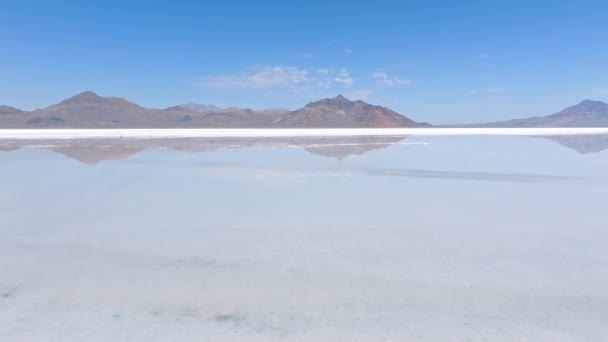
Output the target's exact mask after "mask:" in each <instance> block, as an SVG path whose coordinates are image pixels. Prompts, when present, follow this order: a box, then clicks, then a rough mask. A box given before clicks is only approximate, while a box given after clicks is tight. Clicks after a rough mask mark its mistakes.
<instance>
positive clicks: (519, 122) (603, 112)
mask: <svg viewBox="0 0 608 342" xmlns="http://www.w3.org/2000/svg"><path fill="white" fill-rule="evenodd" d="M482 126H486V127H608V103H604V102H601V101H593V100H584V101H582V102H581V103H579V104H577V105H574V106H570V107H568V108H566V109H564V110H562V111H560V112H558V113H555V114H552V115H547V116H537V117H531V118H526V119H513V120H508V121H500V122H494V123H489V124H483V125H482Z"/></svg>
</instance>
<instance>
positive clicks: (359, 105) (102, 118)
mask: <svg viewBox="0 0 608 342" xmlns="http://www.w3.org/2000/svg"><path fill="white" fill-rule="evenodd" d="M417 125H418V124H417V123H416V122H414V121H412V120H410V119H409V118H406V117H404V116H402V115H400V114H398V113H396V112H394V111H392V110H390V109H388V108H384V107H380V106H373V105H369V104H367V103H365V102H363V101H350V100H348V99H346V98H345V97H343V96H341V95H340V96H337V97H335V98H331V99H324V100H321V101H317V102H313V103H310V104H308V105H307V106H306V107H304V108H302V109H299V110H296V111H293V112H290V111H288V110H286V109H266V110H258V111H256V110H252V109H243V108H219V107H217V106H214V105H201V104H195V103H189V104H183V105H178V106H173V107H169V108H165V109H152V108H145V107H142V106H139V105H137V104H135V103H133V102H129V101H127V100H125V99H121V98H116V97H102V96H99V95H97V94H95V93H93V92H91V91H87V92H84V93H81V94H78V95H76V96H73V97H71V98H69V99H67V100H64V101H61V102H60V103H58V104H55V105H52V106H50V107H47V108H43V109H37V110H34V111H32V112H25V111H20V110H18V109H16V108H12V107H5V106H3V107H0V128H272V127H293V128H296V127H301V128H308V127H328V128H329V127H344V128H347V127H412V126H417Z"/></svg>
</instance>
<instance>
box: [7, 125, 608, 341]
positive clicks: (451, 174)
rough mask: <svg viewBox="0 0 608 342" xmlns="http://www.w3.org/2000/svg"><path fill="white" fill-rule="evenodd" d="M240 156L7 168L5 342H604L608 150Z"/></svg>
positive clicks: (490, 146) (456, 148) (418, 144)
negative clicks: (174, 341)
mask: <svg viewBox="0 0 608 342" xmlns="http://www.w3.org/2000/svg"><path fill="white" fill-rule="evenodd" d="M320 143H324V141H321V142H320ZM351 143H352V142H351ZM363 144H364V145H365V142H364V143H363ZM267 145H268V144H267ZM279 145H281V144H279ZM286 145H289V144H286ZM312 145H313V143H311V142H307V147H309V148H311V146H312ZM334 145H335V144H334ZM577 146H578V145H577ZM232 147H233V149H216V150H209V148H205V147H200V146H198V147H197V148H196V151H189V152H183V151H176V150H172V149H167V148H150V149H145V150H143V151H141V152H139V153H134V154H132V155H130V156H128V157H126V158H124V159H119V160H103V161H101V160H99V158H98V156H97V154H98V153H99V151H98V150H91V152H90V153H88V155H87V150H86V149H84V152H83V149H78V153H77V154H78V156H79V158H80V159H83V157H82V156H83V155H85V156H87V158H88V159H86V160H87V161H88V162H89V164H86V163H83V162H81V161H78V160H76V159H72V158H68V157H67V156H65V155H63V154H60V153H57V152H54V151H51V150H48V149H44V148H34V147H24V148H20V149H18V150H14V151H10V152H0V189H1V191H0V234H1V235H0V236H1V239H0V269H1V270H2V271H0V295H1V297H0V340H3V341H4V340H6V341H10V340H46V339H49V340H100V341H107V340H130V341H132V340H158V341H166V340H172V339H173V340H196V341H200V340H210V341H211V340H213V341H216V340H217V341H226V340H237V341H239V340H243V341H251V340H253V341H256V340H260V341H263V340H300V341H301V340H306V341H308V340H310V341H320V340H327V341H337V340H354V339H359V340H364V341H367V340H369V341H381V340H384V339H386V340H394V341H407V340H420V341H465V340H471V341H603V340H607V339H608V319H607V317H608V290H607V289H608V252H607V250H608V249H606V246H607V245H608V224H607V221H606V205H607V204H608V173H607V171H608V151H599V152H595V153H587V154H582V153H579V152H577V151H575V150H574V149H571V148H567V147H564V146H562V145H560V144H558V143H557V142H554V141H551V140H548V139H544V138H527V137H410V138H407V139H405V140H401V141H397V142H395V144H393V145H390V146H384V147H383V146H376V148H377V149H375V150H371V151H369V152H367V153H364V154H361V155H349V156H346V157H345V158H344V159H342V160H338V159H336V158H332V157H327V156H322V155H319V154H314V153H310V152H308V151H306V150H304V149H303V148H302V147H301V146H291V147H285V146H284V145H283V146H282V147H272V146H257V147H250V148H235V147H238V146H232ZM316 147H317V148H319V146H316ZM359 147H360V146H359ZM380 147H382V148H380ZM322 148H324V150H322V153H323V154H325V155H328V154H332V153H337V152H336V151H335V149H336V146H333V147H332V146H323V147H322ZM340 148H342V149H341V150H340V151H339V153H338V154H340V157H344V147H343V146H342V147H340ZM351 148H352V147H351ZM312 149H313V150H314V148H312ZM119 150H120V149H119ZM66 151H68V154H70V153H72V155H73V151H72V150H69V149H68V150H63V152H64V153H65V152H66ZM70 151H71V152H70ZM313 152H314V151H313ZM316 152H319V150H316ZM359 152H361V151H359ZM112 155H115V153H114V152H113V153H112ZM102 159H103V158H102ZM91 160H94V161H95V162H97V164H95V165H91V163H92V162H91Z"/></svg>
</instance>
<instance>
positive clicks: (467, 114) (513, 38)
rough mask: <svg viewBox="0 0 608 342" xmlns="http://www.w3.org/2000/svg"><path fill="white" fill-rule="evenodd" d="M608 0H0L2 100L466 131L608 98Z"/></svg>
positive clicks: (29, 104)
mask: <svg viewBox="0 0 608 342" xmlns="http://www.w3.org/2000/svg"><path fill="white" fill-rule="evenodd" d="M607 41H608V1H606V0H599V1H560V0H554V1H518V0H513V1H405V0H404V1H365V2H364V1H270V0H265V1H221V2H220V1H218V2H215V3H212V2H211V1H209V2H207V1H154V0H148V1H114V0H106V1H96V0H89V1H61V0H57V1H28V0H18V1H17V0H0V46H1V47H2V50H1V51H0V104H5V105H11V106H15V107H19V108H22V109H34V108H39V107H45V106H48V105H50V104H53V103H56V102H58V101H60V100H62V99H65V98H67V97H69V96H72V95H74V94H76V93H79V92H81V91H84V90H93V91H95V92H97V93H99V94H100V95H104V96H119V97H125V98H127V99H129V100H131V101H134V102H137V103H139V104H141V105H144V106H147V107H168V106H172V105H175V104H180V103H185V102H190V101H194V102H199V103H209V104H217V105H222V106H241V107H251V108H268V107H283V108H288V109H296V108H299V107H301V106H303V105H305V104H306V103H308V102H310V101H313V100H317V99H319V98H323V97H331V96H335V95H337V94H339V93H342V94H344V95H345V96H347V97H350V98H352V99H363V100H365V101H367V102H370V103H374V104H381V105H385V106H388V107H390V108H392V109H394V110H396V111H398V112H400V113H402V114H405V115H407V116H410V117H411V118H413V119H415V120H419V121H428V122H432V123H466V122H479V121H492V120H499V119H508V118H514V117H525V116H530V115H545V114H551V113H553V112H556V111H558V110H561V109H562V108H564V107H567V106H569V105H572V104H576V103H578V102H580V101H581V100H583V99H587V98H591V99H596V100H603V101H608V62H607V61H608V44H607Z"/></svg>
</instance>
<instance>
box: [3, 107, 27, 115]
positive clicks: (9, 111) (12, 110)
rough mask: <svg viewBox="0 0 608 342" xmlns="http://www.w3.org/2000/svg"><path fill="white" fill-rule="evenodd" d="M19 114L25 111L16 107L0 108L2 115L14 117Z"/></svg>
mask: <svg viewBox="0 0 608 342" xmlns="http://www.w3.org/2000/svg"><path fill="white" fill-rule="evenodd" d="M19 113H23V111H22V110H21V109H17V108H14V107H9V106H0V115H14V114H19Z"/></svg>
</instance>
